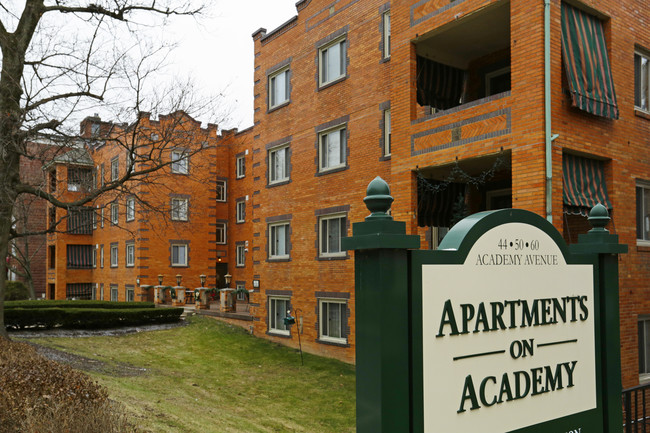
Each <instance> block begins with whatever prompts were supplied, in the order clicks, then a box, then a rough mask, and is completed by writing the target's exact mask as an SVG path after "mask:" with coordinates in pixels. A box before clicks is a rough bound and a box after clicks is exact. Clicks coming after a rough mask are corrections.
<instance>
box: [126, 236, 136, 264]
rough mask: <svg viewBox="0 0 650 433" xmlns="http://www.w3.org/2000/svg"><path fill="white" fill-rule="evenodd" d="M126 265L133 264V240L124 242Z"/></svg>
mask: <svg viewBox="0 0 650 433" xmlns="http://www.w3.org/2000/svg"><path fill="white" fill-rule="evenodd" d="M126 266H129V267H131V266H135V244H134V243H133V242H129V243H127V244H126Z"/></svg>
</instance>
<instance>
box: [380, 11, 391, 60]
mask: <svg viewBox="0 0 650 433" xmlns="http://www.w3.org/2000/svg"><path fill="white" fill-rule="evenodd" d="M382 19H383V21H384V34H383V38H384V59H387V58H389V57H390V11H387V12H384V14H383V15H382Z"/></svg>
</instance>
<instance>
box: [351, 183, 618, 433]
mask: <svg viewBox="0 0 650 433" xmlns="http://www.w3.org/2000/svg"><path fill="white" fill-rule="evenodd" d="M364 201H365V202H366V204H367V205H368V208H369V209H370V211H371V212H372V214H371V215H370V216H369V217H367V218H366V221H365V222H361V223H355V224H354V226H353V236H352V237H351V238H347V239H345V240H344V247H345V248H347V249H351V250H355V261H356V279H355V284H356V328H357V333H356V349H357V432H359V433H380V432H414V433H443V432H444V433H446V432H450V431H454V432H477V431H480V432H482V433H504V432H517V433H541V432H561V433H568V432H580V433H582V432H598V433H601V432H602V433H605V432H618V431H620V430H621V428H622V417H621V405H620V395H621V394H620V393H621V381H620V349H619V322H618V319H619V317H618V314H619V312H618V268H617V258H616V255H617V254H619V253H623V252H625V251H626V246H625V245H620V244H619V243H618V238H617V237H616V236H615V235H611V234H609V233H608V232H607V231H606V230H605V229H604V226H605V225H606V224H607V221H608V220H609V217H608V216H607V210H606V209H604V207H602V206H601V207H600V208H599V207H596V208H594V210H592V213H591V216H590V219H589V220H590V222H592V225H593V226H594V229H593V230H591V231H590V232H589V233H588V234H586V235H583V236H581V237H580V240H579V243H578V244H576V245H573V246H571V248H569V247H567V245H566V244H565V243H564V241H563V239H562V237H561V235H560V233H559V232H558V231H557V230H556V229H555V228H554V227H553V226H552V225H551V224H550V223H548V222H547V221H546V220H545V219H543V218H541V217H539V216H538V215H536V214H534V213H531V212H527V211H523V210H516V209H506V210H500V211H493V212H483V213H479V214H475V215H472V216H470V217H468V218H466V219H464V220H463V221H461V222H459V223H458V224H457V225H456V226H455V227H454V228H453V229H452V230H451V231H450V232H449V233H448V235H447V236H446V237H445V239H444V240H443V242H442V243H441V245H440V248H439V249H438V250H436V251H426V250H417V249H416V248H418V247H419V240H418V238H417V236H409V235H406V232H405V225H404V224H403V223H399V222H396V221H393V220H392V218H391V217H390V216H389V215H388V214H387V211H388V209H389V208H390V205H391V203H392V197H390V192H389V189H388V185H387V184H386V183H385V182H384V181H383V180H381V179H379V178H377V179H375V180H373V181H372V182H371V183H370V185H369V187H368V196H367V197H366V198H365V200H364Z"/></svg>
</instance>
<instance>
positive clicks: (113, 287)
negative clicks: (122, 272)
mask: <svg viewBox="0 0 650 433" xmlns="http://www.w3.org/2000/svg"><path fill="white" fill-rule="evenodd" d="M111 301H113V302H117V284H111Z"/></svg>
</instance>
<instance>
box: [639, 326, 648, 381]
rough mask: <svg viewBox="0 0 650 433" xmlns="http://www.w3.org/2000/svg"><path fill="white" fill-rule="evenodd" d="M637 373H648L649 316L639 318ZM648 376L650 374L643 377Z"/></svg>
mask: <svg viewBox="0 0 650 433" xmlns="http://www.w3.org/2000/svg"><path fill="white" fill-rule="evenodd" d="M638 329H639V343H638V344H639V375H650V318H648V317H645V318H639V321H638ZM647 378H650V376H647V377H645V378H644V379H647Z"/></svg>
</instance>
